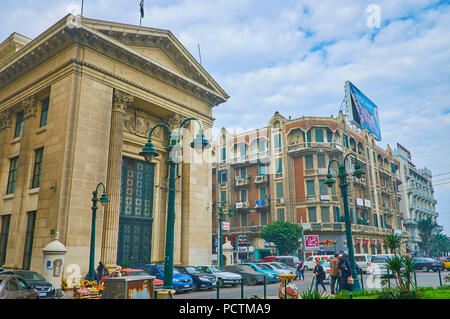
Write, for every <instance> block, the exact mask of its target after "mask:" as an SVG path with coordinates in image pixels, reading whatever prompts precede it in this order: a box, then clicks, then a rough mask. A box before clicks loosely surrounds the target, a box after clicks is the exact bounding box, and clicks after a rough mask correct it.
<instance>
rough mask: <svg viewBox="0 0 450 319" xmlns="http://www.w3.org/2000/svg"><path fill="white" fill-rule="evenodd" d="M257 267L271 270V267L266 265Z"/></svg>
mask: <svg viewBox="0 0 450 319" xmlns="http://www.w3.org/2000/svg"><path fill="white" fill-rule="evenodd" d="M258 266H259V267H261V268H262V269H265V270H272V267H271V266H270V265H267V264H259V265H258Z"/></svg>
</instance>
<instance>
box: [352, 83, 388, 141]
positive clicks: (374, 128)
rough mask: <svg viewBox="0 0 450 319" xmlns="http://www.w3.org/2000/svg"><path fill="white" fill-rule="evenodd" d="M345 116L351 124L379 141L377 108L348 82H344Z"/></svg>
mask: <svg viewBox="0 0 450 319" xmlns="http://www.w3.org/2000/svg"><path fill="white" fill-rule="evenodd" d="M345 97H346V101H347V116H348V118H349V120H350V122H352V123H353V124H355V125H357V126H359V127H360V128H364V129H366V130H367V131H369V132H370V133H372V134H373V136H374V137H375V139H376V140H378V141H381V132H380V121H379V117H378V107H377V106H376V105H375V104H374V103H373V102H372V101H371V100H369V98H368V97H367V96H365V95H364V94H363V93H362V92H361V91H360V90H358V88H357V87H356V86H354V85H353V83H351V82H350V81H346V82H345Z"/></svg>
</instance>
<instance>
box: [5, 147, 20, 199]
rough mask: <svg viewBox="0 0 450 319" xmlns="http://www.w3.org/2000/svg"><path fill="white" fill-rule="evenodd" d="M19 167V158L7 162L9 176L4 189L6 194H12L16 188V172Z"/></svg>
mask: <svg viewBox="0 0 450 319" xmlns="http://www.w3.org/2000/svg"><path fill="white" fill-rule="evenodd" d="M18 165H19V156H16V157H14V158H11V159H10V160H9V174H8V185H7V187H6V194H13V193H14V189H15V187H16V179H17V170H18Z"/></svg>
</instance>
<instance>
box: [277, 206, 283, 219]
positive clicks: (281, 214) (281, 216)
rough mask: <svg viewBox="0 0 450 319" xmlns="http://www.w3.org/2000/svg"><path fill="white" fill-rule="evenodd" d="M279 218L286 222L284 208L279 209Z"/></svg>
mask: <svg viewBox="0 0 450 319" xmlns="http://www.w3.org/2000/svg"><path fill="white" fill-rule="evenodd" d="M277 220H279V221H282V222H284V208H279V209H277Z"/></svg>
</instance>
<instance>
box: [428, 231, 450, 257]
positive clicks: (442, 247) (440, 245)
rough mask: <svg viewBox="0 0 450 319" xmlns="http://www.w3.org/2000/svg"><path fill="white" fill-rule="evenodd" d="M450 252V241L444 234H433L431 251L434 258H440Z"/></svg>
mask: <svg viewBox="0 0 450 319" xmlns="http://www.w3.org/2000/svg"><path fill="white" fill-rule="evenodd" d="M449 250H450V239H449V238H448V237H447V236H446V235H444V234H435V235H434V236H433V244H432V246H431V251H432V253H433V254H434V255H436V256H441V255H443V254H444V253H446V252H448V251H449Z"/></svg>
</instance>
